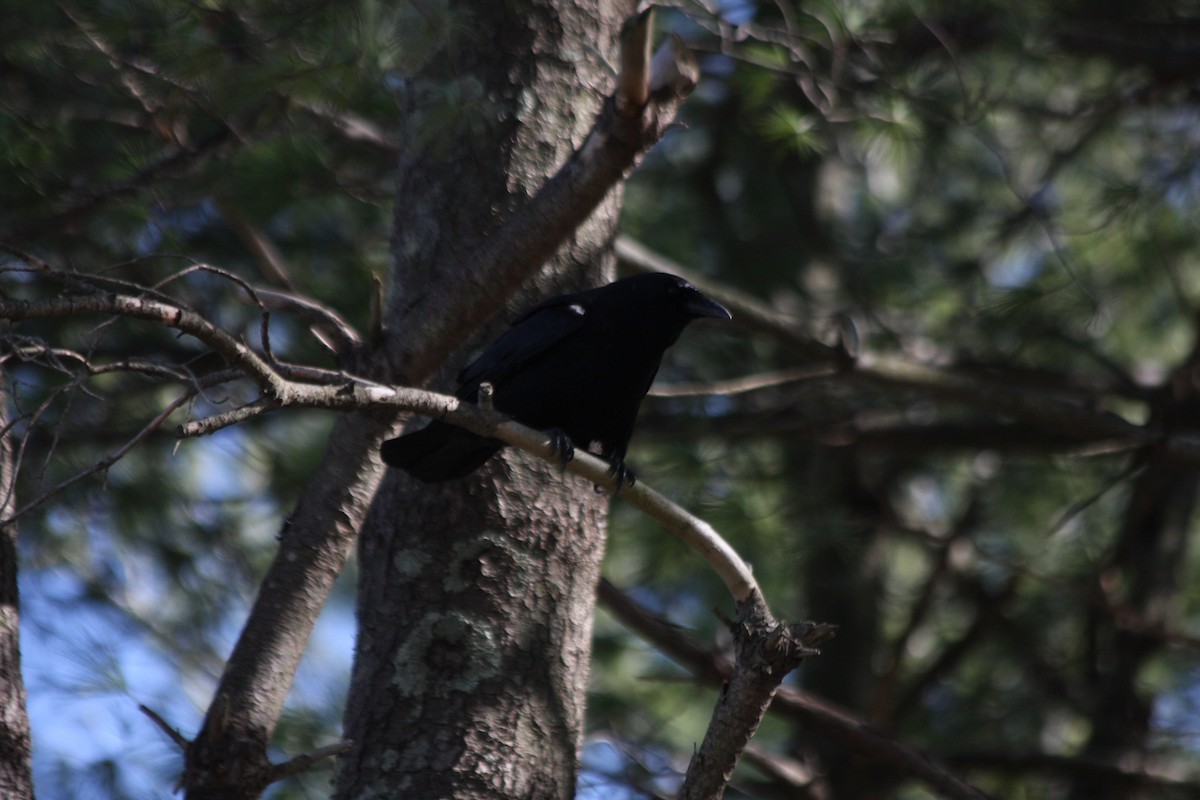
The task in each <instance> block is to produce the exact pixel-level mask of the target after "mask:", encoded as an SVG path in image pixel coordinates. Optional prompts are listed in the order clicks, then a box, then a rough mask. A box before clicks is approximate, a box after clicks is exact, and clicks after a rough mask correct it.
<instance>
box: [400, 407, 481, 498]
mask: <svg viewBox="0 0 1200 800" xmlns="http://www.w3.org/2000/svg"><path fill="white" fill-rule="evenodd" d="M502 447H504V443H503V442H501V441H498V440H496V439H488V438H486V437H483V436H479V435H477V434H474V433H471V432H470V431H466V430H463V429H462V428H459V427H457V426H455V425H450V424H448V423H445V422H439V421H438V420H434V421H433V422H431V423H429V425H427V426H426V427H424V428H422V429H421V430H419V431H414V432H413V433H409V434H405V435H404V436H401V437H400V438H398V439H388V440H387V441H386V442H384V443H383V446H382V447H380V448H379V452H380V455H382V456H383V460H384V462H385V463H387V464H388V465H390V466H393V467H398V468H400V469H402V470H404V471H405V472H407V473H408V474H409V475H412V476H413V477H414V478H416V479H417V480H419V481H422V482H424V483H439V482H441V481H449V480H454V479H455V478H461V477H463V476H465V475H470V474H471V473H472V472H474V471H475V470H477V469H479V468H480V467H482V466H483V464H484V462H486V461H487V460H488V459H489V458H491V457H492V456H494V455H495V454H496V453H497V452H498V451H499V450H500V448H502Z"/></svg>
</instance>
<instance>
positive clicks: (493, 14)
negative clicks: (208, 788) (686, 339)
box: [338, 0, 633, 799]
mask: <svg viewBox="0 0 1200 800" xmlns="http://www.w3.org/2000/svg"><path fill="white" fill-rule="evenodd" d="M632 12H633V5H632V4H631V3H628V2H612V1H611V0H592V2H582V3H566V2H556V1H555V2H551V1H547V0H534V1H533V2H512V3H504V4H493V3H473V4H470V3H466V4H460V5H459V7H457V8H455V9H454V10H453V11H452V15H453V16H454V17H455V18H461V19H463V20H466V21H467V22H466V24H467V25H468V26H469V27H470V29H471V33H470V39H471V41H470V42H469V43H466V44H462V45H460V46H451V47H447V49H446V52H444V53H443V54H442V56H441V57H439V58H437V59H435V60H434V61H432V62H431V63H430V64H428V65H427V67H426V68H425V69H424V70H423V71H422V73H421V74H420V75H417V76H413V77H412V79H411V80H410V83H409V87H410V89H409V96H408V97H407V104H408V109H407V111H410V112H413V113H406V114H405V115H404V117H405V122H406V125H407V130H406V131H405V132H404V141H403V143H402V152H403V153H404V154H405V155H404V156H403V157H402V158H401V163H400V167H399V180H398V186H399V189H398V195H397V203H396V208H397V218H396V228H395V229H396V240H395V247H394V251H395V254H396V264H395V281H394V285H393V291H392V293H391V295H390V298H389V303H388V314H387V318H386V320H385V324H386V325H387V327H388V333H387V337H386V338H387V346H388V351H389V354H390V355H391V356H392V362H393V365H394V367H395V368H396V369H397V372H400V373H401V374H400V375H398V376H397V378H398V379H399V381H400V382H403V381H404V377H405V376H404V374H403V373H404V372H405V354H404V332H405V331H406V330H411V329H413V328H414V327H423V326H439V325H443V324H445V323H444V321H442V320H437V319H428V318H425V317H423V316H422V313H423V312H422V309H423V308H424V307H426V306H427V305H429V303H428V300H429V297H430V295H436V294H438V293H448V292H454V291H455V286H456V283H457V282H461V281H468V282H478V283H484V284H486V283H487V282H488V281H489V276H488V275H486V274H469V273H464V272H462V269H463V268H462V267H458V266H457V265H467V266H466V269H468V270H469V268H470V267H469V265H470V264H471V258H470V254H471V252H472V250H473V249H475V248H476V247H477V246H478V245H479V243H480V242H481V240H482V239H483V238H484V237H485V236H486V235H487V234H488V233H490V232H491V231H492V230H493V229H494V228H495V226H496V224H497V222H498V221H499V220H500V219H502V218H503V216H504V214H505V213H507V212H510V211H512V210H513V209H514V208H515V207H517V206H518V205H519V204H520V203H521V202H522V201H523V200H525V199H526V198H528V197H529V196H531V195H532V194H533V193H534V192H535V191H536V190H537V189H538V187H539V186H540V185H541V184H542V183H543V182H544V181H545V180H546V178H547V177H548V176H549V175H550V174H552V173H553V171H554V170H556V169H557V168H558V167H559V166H560V165H561V164H562V163H563V162H564V161H566V160H567V159H568V158H569V156H570V154H571V152H572V151H573V149H574V148H576V147H578V146H579V145H580V144H581V143H582V138H583V136H584V135H585V134H586V132H587V130H588V128H589V127H590V126H591V124H592V122H593V121H594V119H595V114H596V111H597V109H598V107H599V102H598V101H599V99H600V98H601V97H602V96H603V94H605V93H607V91H608V87H610V86H611V82H612V78H611V73H610V72H609V70H608V69H607V67H606V65H605V64H604V62H603V60H602V59H608V60H609V61H612V59H613V56H614V55H615V44H616V40H617V34H618V31H619V29H620V26H621V23H622V22H623V21H624V20H625V19H626V18H627V17H628V16H629V15H630V14H632ZM450 84H454V85H455V86H458V87H460V88H461V87H470V90H471V91H472V92H474V93H475V96H476V97H478V98H480V100H479V104H478V106H477V107H476V108H472V109H469V110H468V111H467V112H466V113H465V115H464V116H463V117H462V118H460V119H459V120H458V122H459V124H458V125H457V126H456V127H455V129H454V130H439V131H437V135H436V136H433V135H431V131H429V130H428V128H427V125H426V124H425V123H423V122H422V118H421V115H420V114H418V113H416V112H417V111H418V110H419V109H422V108H428V107H429V106H430V104H431V103H436V102H437V100H436V97H437V96H438V95H442V96H444V93H445V92H446V91H447V87H448V86H449V85H450ZM443 102H444V101H443ZM618 201H619V194H618V193H614V194H613V195H610V196H609V198H608V199H607V201H606V202H604V203H603V204H601V206H600V207H599V208H598V209H597V211H596V212H595V213H594V214H593V215H592V217H591V218H590V220H589V221H588V222H587V223H585V224H584V225H583V226H582V227H581V228H579V229H578V230H577V231H576V233H575V234H574V236H573V237H572V238H571V239H570V240H569V241H568V243H567V244H566V246H565V247H564V248H563V249H562V250H561V251H560V253H559V255H558V256H557V257H556V258H555V259H553V260H552V261H551V262H550V263H549V264H548V265H547V267H546V268H545V269H544V270H543V272H542V274H541V276H540V277H539V278H538V280H537V281H535V282H534V283H535V285H534V287H533V288H532V289H531V291H527V292H523V293H522V294H521V295H520V296H519V298H518V300H517V303H516V304H517V305H524V304H528V303H529V302H531V301H532V300H534V299H536V298H537V297H538V296H540V295H544V294H549V293H553V292H557V291H562V290H568V289H575V288H579V287H582V286H584V285H596V284H598V283H601V282H603V280H604V279H605V278H606V277H607V276H608V273H609V271H610V269H609V268H610V264H609V261H610V255H609V243H610V241H611V238H612V234H613V231H614V228H615V223H616V217H617V210H618ZM432 305H433V306H435V307H436V306H438V305H441V304H440V303H437V302H434V303H433V304H432ZM504 316H506V315H502V317H504ZM505 321H506V320H504V319H501V320H497V321H495V322H493V323H492V324H491V325H489V326H485V328H484V329H483V331H482V332H481V336H480V337H477V339H476V340H475V344H479V343H481V342H482V341H484V340H486V339H488V338H490V337H492V336H494V335H495V333H496V331H497V330H498V326H502V325H503V324H505ZM463 359H464V357H463V356H460V357H458V358H456V359H452V360H451V363H449V364H448V365H447V367H446V368H445V369H443V370H442V372H441V374H440V376H439V378H438V379H437V380H436V381H435V385H437V384H441V385H443V386H444V385H445V384H446V383H448V382H449V381H450V379H451V377H452V376H453V374H454V373H455V372H456V371H457V369H459V368H461V366H462V365H463ZM418 424H420V423H419V421H418ZM518 460H519V461H521V462H522V463H521V465H520V466H519V467H518V466H516V464H515V462H516V461H518ZM605 508H606V500H605V499H604V498H603V497H601V496H600V495H597V494H596V493H594V492H592V491H591V488H590V486H589V485H588V484H587V483H586V482H584V481H581V480H579V479H578V478H574V477H570V476H564V477H558V476H557V475H554V474H553V470H552V469H549V468H546V467H545V466H544V465H541V464H535V462H533V460H531V459H528V458H525V457H522V456H517V455H511V454H507V453H506V454H505V455H504V456H503V457H501V458H497V459H494V460H493V462H492V463H491V464H490V465H489V466H488V467H487V468H486V469H485V470H484V471H483V472H481V473H480V474H477V475H475V476H471V477H470V478H468V479H466V480H463V481H456V482H454V483H452V484H448V485H442V486H435V487H428V486H418V485H415V484H414V483H412V482H410V481H409V480H408V479H407V478H406V477H403V476H400V475H399V474H395V475H391V476H388V478H387V479H385V482H384V484H383V486H382V487H381V489H380V492H379V495H378V496H377V499H376V504H375V507H374V509H373V511H372V513H371V515H370V516H369V517H368V520H367V523H366V525H365V526H364V530H363V533H362V537H361V543H360V559H359V561H360V569H361V573H360V581H359V599H358V606H359V640H358V647H357V653H356V664H355V669H354V675H353V679H352V685H351V692H350V697H349V701H348V705H347V710H346V731H345V736H346V738H347V739H349V740H351V741H353V742H354V743H355V744H354V748H353V749H352V750H351V751H350V753H348V754H347V756H346V757H344V758H343V759H341V761H340V764H339V777H338V796H339V797H343V798H350V797H359V796H364V795H371V796H374V794H375V793H387V792H397V791H402V792H403V793H404V796H405V797H410V798H419V797H513V798H523V799H525V798H550V797H569V796H571V795H572V794H573V793H574V788H575V775H576V762H577V758H578V748H579V744H580V738H581V734H582V725H583V709H584V698H585V691H586V686H587V675H588V661H589V656H590V650H591V646H590V640H591V627H592V606H593V603H594V591H595V584H596V580H597V577H598V572H599V563H600V558H601V555H602V552H603V542H604V535H605Z"/></svg>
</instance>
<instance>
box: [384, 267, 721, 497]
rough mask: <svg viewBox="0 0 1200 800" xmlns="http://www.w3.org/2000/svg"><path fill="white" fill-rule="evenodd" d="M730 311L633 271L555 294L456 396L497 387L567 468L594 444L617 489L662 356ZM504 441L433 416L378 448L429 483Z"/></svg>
mask: <svg viewBox="0 0 1200 800" xmlns="http://www.w3.org/2000/svg"><path fill="white" fill-rule="evenodd" d="M700 317H713V318H715V319H730V314H729V312H728V311H727V310H726V309H725V308H724V306H722V305H721V304H720V303H717V302H714V301H713V300H710V299H709V298H707V297H705V296H704V295H703V294H701V293H700V292H699V290H697V289H696V287H694V286H692V285H691V284H690V283H688V282H687V281H685V280H683V279H682V278H677V277H675V276H674V275H667V274H664V273H651V274H646V275H636V276H634V277H632V278H624V279H623V280H619V281H616V282H614V283H610V284H609V285H607V286H601V287H600V288H598V289H591V290H588V291H586V292H580V293H578V294H567V295H563V296H561V297H555V298H552V299H550V300H547V301H546V302H544V303H542V304H541V305H538V306H536V307H535V308H533V309H532V310H530V311H528V312H527V313H525V314H524V315H522V316H520V317H518V318H517V319H516V321H515V322H513V324H512V327H510V328H509V329H508V330H507V331H506V332H505V333H504V334H503V335H502V336H501V337H500V338H499V339H497V340H496V342H495V343H494V344H493V345H492V346H491V347H489V348H488V349H487V350H486V351H484V353H483V355H481V356H480V357H479V358H477V359H475V361H474V362H473V363H471V365H470V366H468V367H467V368H466V369H464V370H463V371H462V373H461V374H460V375H459V376H458V382H459V386H458V391H457V392H455V394H456V396H457V397H459V398H460V399H462V400H466V401H468V402H472V403H473V402H477V400H478V396H479V385H480V384H481V383H484V382H485V381H486V382H488V383H490V384H491V385H492V387H493V389H494V392H495V393H494V395H493V398H492V402H493V404H494V406H495V408H496V409H497V410H498V411H503V412H504V413H506V414H508V415H509V416H511V417H512V418H513V419H515V420H517V421H518V422H521V423H523V424H525V425H528V426H530V427H532V428H537V429H539V430H545V431H547V432H549V433H550V434H551V436H552V437H553V438H554V441H555V447H556V449H557V450H558V453H559V455H560V456H561V457H562V460H563V463H566V462H567V461H569V460H570V458H571V456H572V455H573V454H574V445H579V446H580V447H584V448H586V447H589V446H590V445H591V444H592V443H593V442H599V444H600V455H601V457H602V458H604V459H605V460H607V461H608V462H609V463H610V464H611V465H612V474H614V475H615V476H616V477H617V480H618V481H620V482H622V483H628V484H632V483H633V473H632V472H630V471H629V470H628V469H627V468H626V466H625V450H626V448H627V447H628V446H629V437H630V436H632V435H633V423H634V419H635V418H636V417H637V411H638V406H639V405H641V402H642V398H643V397H645V396H646V392H647V391H649V390H650V384H651V382H653V380H654V375H655V373H656V372H658V365H659V362H660V361H662V357H663V353H664V352H665V351H666V349H667V348H668V347H670V346H671V345H672V344H674V343H675V340H676V339H678V338H679V334H680V333H682V332H683V329H684V328H685V327H686V326H687V324H688V323H689V322H691V321H692V320H694V319H698V318H700ZM502 447H504V443H503V442H501V441H499V440H497V439H490V438H487V437H484V436H479V435H477V434H474V433H471V432H469V431H466V430H464V429H462V428H459V427H457V426H455V425H451V424H449V423H446V422H441V421H438V420H434V421H433V422H431V423H429V425H427V426H426V427H425V428H423V429H421V430H419V431H416V432H414V433H410V434H407V435H405V436H401V437H400V438H398V439H390V440H388V441H386V442H384V443H383V447H382V455H383V460H384V461H385V462H387V463H388V464H390V465H391V466H393V467H399V468H400V469H403V470H405V471H407V472H408V473H409V474H410V475H412V476H413V477H414V478H416V479H417V480H420V481H425V482H427V483H432V482H437V481H448V480H451V479H453V478H461V477H463V476H464V475H468V474H470V473H472V472H474V471H475V470H476V469H478V468H479V467H481V466H482V465H483V463H484V462H485V461H487V460H488V459H489V458H491V457H492V456H493V455H495V454H496V452H497V451H499V450H500V449H501V448H502Z"/></svg>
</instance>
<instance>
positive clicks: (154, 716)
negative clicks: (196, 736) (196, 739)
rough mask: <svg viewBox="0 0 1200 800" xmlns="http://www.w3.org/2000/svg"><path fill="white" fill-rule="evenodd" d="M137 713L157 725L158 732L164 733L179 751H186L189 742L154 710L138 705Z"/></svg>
mask: <svg viewBox="0 0 1200 800" xmlns="http://www.w3.org/2000/svg"><path fill="white" fill-rule="evenodd" d="M138 711H141V712H142V713H143V714H145V715H146V716H147V717H148V718H149V719H150V721H151V722H153V723H154V724H155V725H157V726H158V728H159V730H161V731H162V732H163V733H165V734H166V735H167V736H168V737H169V738H170V739H171V741H173V742H175V744H176V745H178V746H179V748H180V749H181V750H185V751H186V750H187V749H188V746H189V745H191V742H189V741H188V740H187V738H186V737H184V735H183V734H182V733H180V732H179V731H177V730H175V728H174V727H172V726H171V724H170V723H169V722H167V721H166V720H165V719H163V718H162V716H161V715H160V714H159V713H158V712H157V711H155V710H154V709H152V708H150V707H149V706H146V705H143V704H141V703H138Z"/></svg>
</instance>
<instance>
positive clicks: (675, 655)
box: [598, 581, 988, 800]
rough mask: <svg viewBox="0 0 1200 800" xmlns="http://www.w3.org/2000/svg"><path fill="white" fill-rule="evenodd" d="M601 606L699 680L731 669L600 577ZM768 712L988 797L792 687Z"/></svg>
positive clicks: (908, 771) (975, 796) (958, 798)
mask: <svg viewBox="0 0 1200 800" xmlns="http://www.w3.org/2000/svg"><path fill="white" fill-rule="evenodd" d="M598 597H599V600H600V604H601V605H602V606H604V608H606V609H608V611H610V612H611V613H612V614H613V615H614V616H615V617H617V619H618V620H620V621H621V623H622V624H624V625H625V626H627V627H628V628H630V629H631V630H633V631H635V632H636V633H638V634H639V635H640V636H642V637H643V638H645V639H647V640H648V641H650V642H651V643H653V644H654V646H655V647H656V648H658V649H659V650H660V651H661V652H663V653H666V654H667V656H669V657H670V658H672V659H674V660H675V661H677V662H679V663H680V664H681V665H683V666H684V667H686V668H687V669H689V670H690V671H691V672H692V674H694V675H696V676H697V677H698V678H700V679H702V680H704V681H706V682H709V683H718V684H724V682H725V681H726V680H727V679H728V676H729V675H730V673H731V670H732V668H733V665H732V661H731V659H730V658H729V656H728V655H727V654H721V653H712V652H710V651H709V650H708V649H707V648H705V647H702V646H700V645H699V644H697V643H696V642H695V641H694V640H693V639H691V638H689V637H688V636H686V635H684V634H683V632H681V631H680V630H679V628H677V627H675V626H674V625H671V624H670V623H669V622H667V621H665V620H663V619H661V618H659V617H657V616H655V615H654V614H652V613H650V612H649V611H647V610H646V609H645V608H644V607H642V606H641V605H640V604H638V603H636V602H635V601H634V600H632V599H631V598H629V597H628V596H627V595H625V594H624V593H622V592H621V591H620V590H618V589H617V588H616V587H614V586H613V585H612V584H611V583H609V582H607V581H601V583H600V586H599V589H598ZM771 712H772V714H774V715H776V716H782V717H786V718H789V719H793V720H796V721H798V722H800V723H801V724H803V725H804V726H805V727H807V728H809V729H811V730H813V731H815V732H816V733H819V734H821V735H822V736H825V737H827V738H829V739H831V740H832V741H835V742H837V743H838V744H840V745H842V746H843V747H845V748H847V749H848V750H850V751H852V752H854V753H855V754H857V755H858V756H860V757H861V758H863V759H864V760H866V761H867V762H869V763H873V764H879V765H883V766H887V767H889V768H892V769H895V770H897V771H898V772H900V773H902V774H905V775H911V776H912V777H913V778H916V779H917V780H920V781H922V782H923V783H925V784H926V785H927V786H929V787H930V788H931V789H933V790H934V791H936V792H939V793H941V794H943V795H944V796H946V797H949V798H953V799H954V800H988V795H987V794H986V793H984V792H982V791H981V790H979V789H977V788H975V787H974V786H972V785H970V784H969V783H967V782H966V781H964V780H962V779H961V778H959V777H958V776H956V775H954V774H953V773H951V772H950V771H949V770H947V769H946V768H945V767H944V766H942V765H940V764H938V763H937V762H936V761H934V760H933V759H931V758H930V757H929V756H927V755H925V754H924V753H922V752H920V751H918V750H914V749H912V748H910V747H908V746H906V745H904V744H902V743H900V742H898V741H896V740H895V739H892V738H891V737H889V736H887V735H885V734H884V733H883V732H882V731H880V730H879V729H878V728H875V727H874V726H872V725H871V724H870V723H868V722H867V721H866V720H863V719H861V718H859V717H856V716H855V715H854V714H852V713H850V712H849V711H846V710H845V709H842V708H839V707H837V706H835V705H834V704H832V703H830V702H828V701H826V700H822V699H820V698H817V697H814V696H813V695H810V694H808V693H806V692H802V691H800V690H798V689H793V688H791V687H790V686H783V687H781V688H780V689H779V690H778V691H777V694H776V697H775V702H774V704H773V705H772V707H771Z"/></svg>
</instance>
